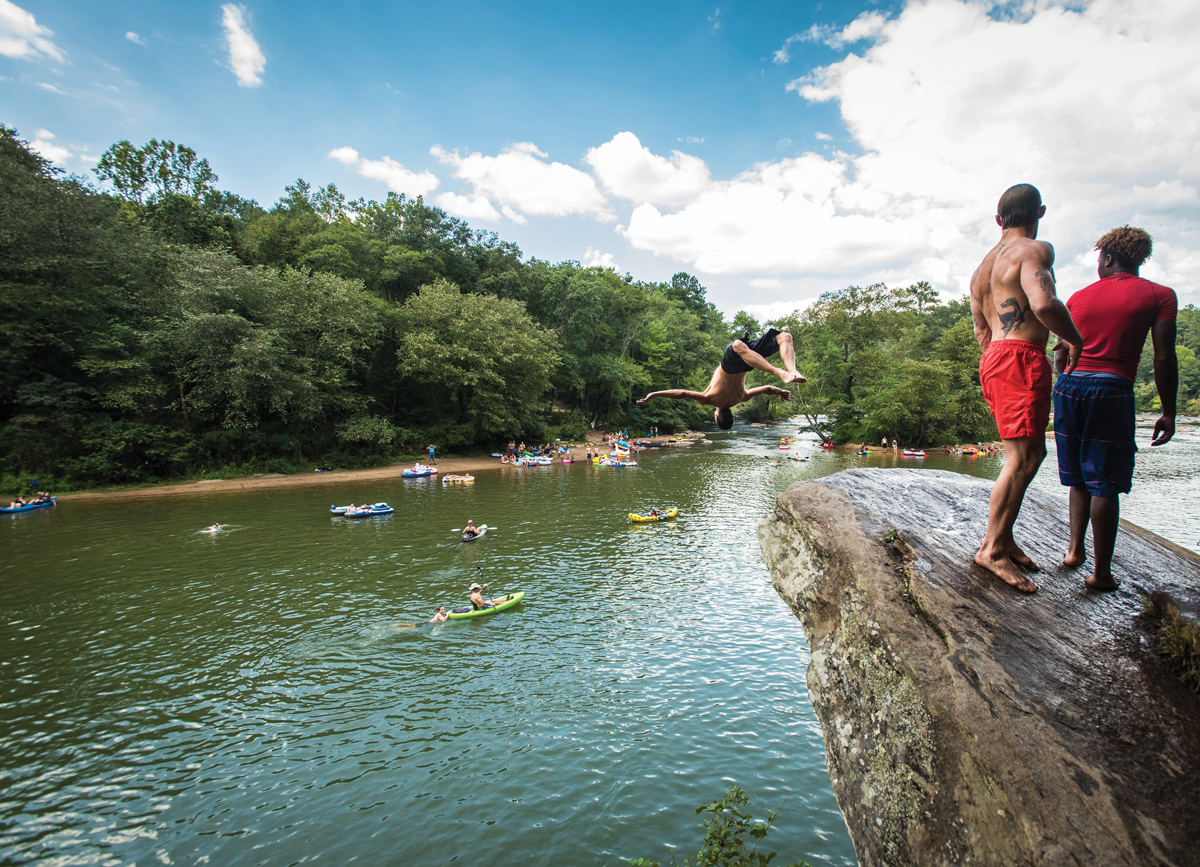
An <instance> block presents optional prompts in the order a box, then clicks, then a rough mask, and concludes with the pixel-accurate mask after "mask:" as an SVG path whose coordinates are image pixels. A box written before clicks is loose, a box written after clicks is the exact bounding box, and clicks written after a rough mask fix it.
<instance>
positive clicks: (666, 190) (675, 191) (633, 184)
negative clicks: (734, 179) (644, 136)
mask: <svg viewBox="0 0 1200 867" xmlns="http://www.w3.org/2000/svg"><path fill="white" fill-rule="evenodd" d="M583 159H584V162H586V163H587V164H588V165H590V166H591V167H592V171H593V172H595V174H596V177H597V178H599V179H600V183H601V184H602V185H603V186H604V188H605V189H607V190H608V191H609V192H610V193H612V194H613V195H614V196H620V197H621V198H623V199H630V200H632V201H634V202H636V203H638V204H641V203H643V202H650V203H652V204H656V205H685V204H688V203H689V202H693V201H695V200H696V198H697V197H698V196H699V195H700V193H701V191H703V190H704V189H705V187H707V186H708V184H709V176H708V166H706V165H705V164H704V161H703V160H701V159H699V158H698V157H694V156H689V155H688V154H685V153H682V152H681V151H672V153H671V157H670V159H667V158H664V157H660V156H656V155H655V154H653V153H651V152H650V149H649V148H647V147H645V146H643V145H642V143H641V141H639V140H638V137H637V136H636V135H634V134H633V133H631V132H621V133H617V134H616V135H615V136H613V137H612V139H611V140H610V141H607V142H605V143H604V144H602V145H600V146H599V147H594V148H591V149H590V150H589V151H588V152H587V154H586V155H585V156H584V158H583Z"/></svg>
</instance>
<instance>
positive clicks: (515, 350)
mask: <svg viewBox="0 0 1200 867" xmlns="http://www.w3.org/2000/svg"><path fill="white" fill-rule="evenodd" d="M403 320H404V327H403V330H402V336H401V338H400V344H399V348H398V350H397V356H398V359H399V372H400V374H401V375H402V376H405V377H408V378H410V379H412V380H414V381H415V382H418V383H420V391H421V392H423V397H424V401H423V404H424V409H425V411H426V412H427V413H428V414H429V421H431V422H433V423H434V424H437V425H441V428H440V429H441V430H442V432H443V434H444V436H445V437H446V438H447V439H448V440H449V442H448V444H449V445H450V446H451V447H461V446H466V445H470V444H471V443H473V442H477V441H483V442H487V441H493V442H494V441H497V440H500V439H504V438H507V437H510V436H519V435H522V434H525V433H526V432H530V431H536V430H539V429H540V422H539V420H538V418H537V417H538V416H539V415H540V412H541V409H542V406H541V399H542V396H543V395H544V394H545V393H546V391H547V389H548V385H549V379H550V373H551V371H552V370H553V369H554V366H555V365H556V364H557V362H558V356H557V352H556V347H557V341H556V339H555V337H554V335H553V334H552V333H550V332H548V331H547V330H545V329H543V328H540V327H539V326H538V325H537V323H536V322H534V321H533V319H532V318H530V316H529V315H528V313H527V312H526V311H525V305H524V304H522V303H521V302H520V301H513V300H511V299H504V298H496V297H495V296H490V295H475V294H469V293H464V292H462V291H461V290H460V289H459V288H458V287H457V286H455V285H454V284H453V283H450V282H448V281H446V280H439V281H438V282H436V283H433V284H431V285H429V286H424V287H422V288H421V291H420V292H418V293H417V294H416V295H413V296H411V297H410V298H409V299H408V300H407V301H406V302H405V303H404V309H403ZM446 423H449V424H446Z"/></svg>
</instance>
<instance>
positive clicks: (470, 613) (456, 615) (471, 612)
mask: <svg viewBox="0 0 1200 867" xmlns="http://www.w3.org/2000/svg"><path fill="white" fill-rule="evenodd" d="M524 598H525V591H524V590H522V591H521V592H520V593H509V594H508V595H507V596H497V597H496V604H495V605H489V606H488V607H487V608H479V609H475V608H472V607H471V606H470V605H467V606H465V607H463V608H455V609H454V610H452V611H451V612H450V614H449V617H450V619H451V620H466V619H467V618H468V617H484V616H486V615H488V614H495V613H496V612H497V611H503V610H504V609H506V608H512V607H513V606H514V605H516V604H517V603H518V602H520V601H521V600H522V599H524Z"/></svg>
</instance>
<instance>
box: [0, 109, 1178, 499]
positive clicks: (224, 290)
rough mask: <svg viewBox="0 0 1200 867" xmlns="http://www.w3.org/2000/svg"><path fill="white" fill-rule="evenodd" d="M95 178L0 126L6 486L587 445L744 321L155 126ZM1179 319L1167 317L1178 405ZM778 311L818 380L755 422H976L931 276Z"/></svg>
mask: <svg viewBox="0 0 1200 867" xmlns="http://www.w3.org/2000/svg"><path fill="white" fill-rule="evenodd" d="M96 174H97V175H98V176H99V178H100V179H101V180H102V181H105V182H107V184H108V185H109V186H110V187H111V190H112V191H113V192H105V191H103V190H101V189H100V187H99V185H98V183H97V181H96V180H95V179H88V178H81V177H75V176H72V177H64V176H63V175H62V174H61V173H59V172H58V171H57V170H56V169H54V168H53V167H51V166H50V165H49V164H48V163H47V162H46V161H45V160H44V159H42V158H41V157H40V156H38V155H37V154H36V153H34V152H32V151H31V150H30V149H29V148H28V147H27V146H26V144H25V143H24V142H22V141H21V140H20V139H19V137H18V135H17V133H16V132H15V131H14V130H11V129H8V128H6V127H0V470H2V472H3V487H4V488H5V489H6V490H9V491H15V490H17V489H18V487H19V486H20V484H21V482H23V481H24V480H26V479H28V478H29V477H30V476H36V477H38V478H39V479H40V480H41V482H42V484H43V486H48V485H50V484H54V485H55V486H56V487H57V488H58V489H67V488H69V487H85V486H95V485H112V484H131V483H137V482H145V481H151V480H155V479H163V478H179V477H188V476H196V475H201V474H204V473H211V472H220V473H222V474H232V473H236V472H263V471H276V472H283V471H292V470H297V469H301V468H311V466H312V465H313V464H314V463H324V462H330V463H333V464H335V465H339V466H358V465H364V464H377V463H382V462H386V461H388V460H391V459H393V458H395V457H397V456H400V455H403V454H406V453H415V452H417V451H419V450H420V449H421V448H422V447H423V446H424V445H426V444H428V443H430V442H432V443H435V444H437V445H438V446H439V448H441V449H443V450H447V451H467V450H470V449H480V448H482V449H489V450H490V448H491V447H494V446H496V445H497V444H499V443H501V442H506V441H507V440H508V439H509V438H513V437H516V438H518V439H525V440H526V441H529V442H537V441H542V440H545V439H548V438H552V437H553V436H556V435H563V436H578V435H581V434H582V432H583V430H584V429H585V427H586V426H587V424H588V423H589V422H591V421H592V420H597V421H601V422H603V421H607V422H609V423H611V424H612V425H613V426H614V427H615V426H629V427H631V428H633V429H637V430H640V429H642V428H644V427H645V426H648V425H649V424H657V425H659V427H660V429H661V430H662V431H664V432H666V431H672V430H678V429H682V428H684V427H687V426H690V425H697V426H703V425H705V424H706V423H707V422H708V421H710V419H711V416H710V415H709V413H708V412H706V411H705V409H704V408H703V407H699V406H698V405H696V404H692V403H689V402H682V401H656V402H653V403H651V404H649V405H647V406H646V407H645V408H641V407H638V406H636V405H635V404H634V403H633V399H634V398H636V397H639V396H641V395H642V394H644V393H645V392H647V391H651V390H656V389H664V388H673V387H687V388H693V389H703V388H704V386H705V385H706V384H707V381H708V378H709V376H710V375H711V371H712V369H713V367H714V365H715V364H716V363H717V361H718V359H719V358H720V353H721V350H722V348H723V347H724V346H725V344H726V343H727V342H728V341H729V340H730V339H731V337H732V336H740V335H741V334H742V333H744V332H746V331H755V330H757V329H758V327H759V323H757V322H754V321H753V320H752V319H751V318H750V317H748V316H747V315H746V314H744V313H741V314H739V315H738V316H737V317H735V319H734V320H733V322H726V321H725V319H724V317H723V316H722V314H721V313H720V312H719V311H718V310H717V309H716V308H715V307H714V306H713V305H712V304H711V303H709V302H708V301H707V299H706V297H705V290H704V288H703V287H702V286H701V285H700V283H699V281H697V280H696V278H694V277H692V276H690V275H688V274H682V273H681V274H676V275H675V276H674V277H673V278H672V279H671V281H670V282H667V283H654V282H642V281H638V280H635V279H634V278H633V277H632V276H630V275H625V276H621V275H618V274H616V273H614V272H613V271H611V270H602V269H599V268H583V267H581V266H580V265H579V264H578V263H577V262H562V263H557V264H551V263H549V262H544V261H540V260H537V259H524V258H522V256H521V252H520V250H518V249H517V248H516V247H515V246H514V245H512V244H510V243H506V242H504V241H502V240H500V239H499V238H498V237H497V236H496V234H494V233H489V232H482V231H475V230H472V229H471V228H470V227H469V226H468V225H467V224H466V223H464V222H462V221H460V220H457V219H454V218H452V217H449V216H447V215H446V214H445V213H444V212H443V211H441V210H439V209H438V208H434V207H429V206H427V205H426V204H425V203H424V202H423V201H422V200H420V199H417V200H412V199H407V198H405V197H404V196H402V195H395V194H389V195H388V197H387V198H386V199H385V200H384V201H382V202H376V201H366V200H362V199H359V200H357V201H347V200H346V199H345V198H344V197H343V196H342V195H341V193H339V191H338V190H337V189H336V187H334V186H333V185H329V186H327V187H324V188H317V189H314V188H313V187H311V186H310V185H308V184H307V183H305V182H304V181H297V182H296V184H295V185H293V186H289V187H287V188H286V189H285V190H284V191H283V196H282V197H281V198H280V199H279V201H278V202H276V203H275V204H274V205H272V206H271V207H270V208H269V209H264V208H263V207H261V206H259V205H258V204H257V203H255V202H252V201H248V200H246V199H243V198H241V197H239V196H237V195H236V194H234V193H230V192H225V191H222V190H220V188H219V187H218V186H217V182H218V178H217V176H216V174H215V173H214V172H213V171H212V169H211V168H210V166H209V165H208V164H207V162H206V161H205V160H203V159H201V158H199V157H198V155H196V154H195V153H194V152H192V151H191V150H190V149H188V148H186V147H183V146H179V145H176V144H174V143H172V142H158V141H151V142H149V143H148V144H147V145H145V146H143V147H136V146H134V145H132V144H130V143H129V142H121V143H118V144H117V145H114V146H113V147H112V148H110V149H109V150H108V151H106V152H105V154H104V156H103V157H102V159H101V161H100V163H99V165H98V167H97V170H96ZM1194 313H1195V311H1185V312H1184V314H1183V317H1184V318H1183V319H1181V323H1180V343H1181V344H1182V345H1183V347H1184V348H1181V350H1180V353H1181V355H1180V357H1181V362H1182V363H1183V369H1182V370H1181V373H1182V374H1183V375H1182V379H1183V384H1182V385H1181V391H1183V392H1185V393H1186V394H1187V395H1189V396H1190V397H1192V398H1195V397H1196V394H1197V389H1198V388H1200V370H1198V369H1197V363H1196V360H1195V354H1196V353H1197V352H1200V322H1197V320H1196V317H1195V315H1194ZM1189 317H1190V318H1189ZM775 324H776V325H778V326H779V327H781V328H786V329H791V330H792V331H793V333H794V334H795V335H796V338H797V340H796V342H797V346H798V349H799V360H798V361H799V365H800V370H801V371H803V372H804V373H806V374H807V375H808V376H809V378H810V384H809V385H808V386H805V387H800V388H797V389H796V392H797V397H798V398H799V400H798V401H797V402H796V403H794V404H792V405H790V406H789V405H786V404H785V405H779V404H778V403H776V404H773V405H767V404H766V403H765V401H764V402H759V403H757V404H753V405H748V406H746V407H744V408H743V409H744V410H745V412H744V415H746V416H748V417H751V418H765V417H766V416H767V415H768V414H769V413H771V412H775V413H778V412H780V411H783V412H793V411H796V408H799V409H800V410H803V411H804V412H805V413H806V414H807V415H808V416H809V417H811V418H812V420H813V421H814V422H815V423H819V424H821V426H822V429H823V430H825V431H826V432H828V433H830V434H832V435H833V436H834V437H835V438H836V439H838V440H840V441H847V440H850V439H858V438H868V439H872V438H877V437H878V436H880V435H883V434H887V435H888V436H894V435H899V436H901V437H902V439H903V440H904V441H905V442H908V441H912V442H914V443H916V442H941V441H946V440H971V439H978V438H980V437H983V436H986V435H988V434H989V431H991V430H992V428H991V419H990V417H989V416H988V413H987V409H986V406H984V404H983V403H982V398H981V397H980V395H979V387H978V382H977V378H978V377H977V374H976V372H975V368H976V364H977V361H978V347H977V346H976V344H975V341H974V337H973V335H972V331H971V322H970V311H969V308H968V306H967V305H966V304H965V302H953V303H951V304H949V305H945V304H940V303H938V302H937V298H936V294H935V293H933V292H932V291H931V290H930V289H929V288H928V287H927V286H925V285H924V284H919V285H917V286H913V287H908V288H906V289H889V288H887V287H884V286H871V287H868V288H866V289H860V288H857V287H850V288H848V289H845V290H842V291H839V292H835V293H830V294H827V295H825V296H823V297H822V298H821V300H820V301H819V302H817V303H816V304H814V305H812V306H811V307H809V308H807V309H806V310H805V311H804V312H803V313H799V314H796V315H795V316H793V317H791V318H789V319H787V320H786V321H783V322H779V323H775ZM1185 352H1186V353H1191V354H1190V355H1189V356H1187V357H1186V358H1185V356H1184V353H1185ZM1189 365H1190V367H1189ZM1146 368H1147V365H1146V364H1143V371H1142V373H1143V375H1144V376H1147V377H1148V372H1147V370H1146ZM763 381H765V380H763ZM1143 390H1144V389H1143ZM1152 392H1153V390H1152V389H1151V390H1150V392H1147V393H1146V394H1145V396H1144V397H1145V402H1147V403H1149V402H1150V401H1151V400H1152V399H1153V393H1152ZM818 416H820V420H819V421H818Z"/></svg>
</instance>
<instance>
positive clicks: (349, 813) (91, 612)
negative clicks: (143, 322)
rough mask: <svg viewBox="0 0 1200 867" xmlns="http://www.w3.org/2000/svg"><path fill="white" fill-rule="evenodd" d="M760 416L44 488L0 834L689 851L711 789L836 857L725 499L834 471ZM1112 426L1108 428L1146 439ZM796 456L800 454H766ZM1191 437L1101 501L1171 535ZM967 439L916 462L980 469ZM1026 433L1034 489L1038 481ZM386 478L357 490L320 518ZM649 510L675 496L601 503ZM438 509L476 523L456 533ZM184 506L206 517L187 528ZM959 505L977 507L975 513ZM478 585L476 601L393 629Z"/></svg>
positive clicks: (406, 860) (221, 845)
mask: <svg viewBox="0 0 1200 867" xmlns="http://www.w3.org/2000/svg"><path fill="white" fill-rule="evenodd" d="M780 430H782V429H777V430H771V431H764V430H737V431H735V432H734V433H732V434H718V435H714V442H713V443H712V444H707V445H696V446H691V447H688V448H674V449H661V450H655V451H651V452H647V453H645V454H644V455H643V458H642V461H641V466H640V467H638V468H629V469H608V468H597V467H593V466H591V465H590V464H585V463H583V462H576V463H575V464H573V465H571V466H554V467H549V468H532V469H517V468H505V469H503V470H501V471H496V472H488V473H480V474H479V475H478V480H477V481H476V483H475V484H474V485H473V486H467V487H462V486H442V485H441V484H439V483H436V482H432V481H430V480H427V479H418V480H406V481H397V482H391V483H371V484H370V485H366V484H353V483H351V484H344V485H329V486H327V487H320V488H292V489H287V488H283V489H274V490H266V491H256V492H243V493H230V494H200V495H195V496H187V497H178V496H177V497H163V498H144V499H122V500H113V501H74V502H72V501H65V502H64V503H63V504H62V505H60V506H58V507H56V508H54V509H51V510H46V511H44V512H38V513H31V514H26V515H21V516H15V517H5V518H4V519H2V520H0V550H2V551H3V561H2V563H0V570H2V574H3V581H4V584H3V586H4V594H3V597H2V599H0V686H2V688H3V695H2V697H0V791H2V792H3V794H2V795H0V862H3V863H12V864H21V863H31V862H37V863H39V864H61V865H68V864H113V865H117V864H134V863H139V864H151V863H162V864H197V863H207V864H214V865H217V864H219V865H243V864H245V865H251V864H270V865H275V864H279V865H285V864H298V863H301V862H303V863H309V864H329V865H334V864H337V865H340V864H345V863H349V862H351V861H353V860H358V861H360V862H362V863H367V864H383V863H403V864H443V863H455V864H463V865H497V864H534V863H536V864H563V865H591V864H613V863H618V862H619V861H620V860H621V859H628V858H634V857H639V856H642V857H654V858H658V859H661V860H667V861H669V859H670V853H671V852H672V851H675V852H677V853H678V856H679V858H680V859H682V858H683V857H686V856H690V855H694V854H695V851H696V849H697V848H698V847H699V842H700V838H701V831H700V830H699V828H698V827H697V824H698V821H699V819H698V817H697V816H696V815H695V808H696V807H697V806H699V805H700V804H701V803H704V802H706V801H709V800H713V799H715V798H718V797H720V796H721V794H722V792H723V791H724V789H725V787H726V786H727V785H729V784H731V783H736V784H738V785H740V786H741V787H742V788H744V789H746V790H747V791H748V792H750V793H752V794H753V795H755V796H756V801H755V804H754V807H753V809H754V811H755V813H756V814H757V815H762V814H763V813H764V812H765V810H766V809H768V808H775V807H778V806H780V804H783V803H784V802H785V801H786V804H784V807H783V810H782V811H781V813H780V815H779V818H778V820H777V823H776V826H775V828H774V829H773V830H772V832H771V834H770V837H769V838H768V842H769V844H770V848H771V849H778V850H779V851H780V856H779V859H780V861H781V863H782V862H786V861H791V860H797V859H800V858H805V859H807V860H808V861H810V862H811V863H813V864H814V865H816V864H837V865H848V864H854V863H855V860H854V853H853V848H852V847H851V845H850V841H849V839H848V836H847V833H846V829H845V825H844V823H843V822H842V819H841V815H840V813H839V811H838V809H837V805H836V803H835V801H834V798H833V795H832V791H831V789H830V784H829V779H828V775H827V773H826V770H825V763H824V749H823V741H822V734H821V730H820V726H819V725H818V723H817V721H816V718H815V715H814V714H813V711H812V708H811V706H810V705H809V702H808V697H807V692H806V688H805V681H804V670H805V667H806V665H807V664H808V651H807V647H806V645H805V641H804V634H803V631H802V629H801V628H800V625H799V623H798V622H797V621H796V620H795V618H794V617H793V616H792V614H791V613H790V612H789V611H788V609H787V607H786V606H785V605H784V604H783V602H782V601H781V600H780V599H779V598H778V596H777V595H776V594H775V592H774V590H773V589H772V588H771V585H770V579H769V576H768V574H767V572H766V569H765V568H764V567H763V565H762V563H761V561H760V559H759V555H758V547H757V543H756V540H755V527H756V525H757V523H758V521H759V520H760V518H761V517H762V515H763V514H764V513H765V512H766V510H767V509H769V508H770V507H771V503H772V500H773V497H774V496H775V494H776V493H778V492H779V491H781V490H783V488H785V487H786V486H787V485H788V484H790V483H791V482H793V481H796V480H798V479H802V478H814V477H818V476H822V475H826V474H828V473H831V472H835V471H836V470H838V469H841V468H843V467H846V466H858V465H862V464H864V463H866V464H867V465H876V466H879V465H883V466H888V465H893V464H900V465H911V464H912V463H913V461H912V460H908V461H906V460H905V459H903V458H896V457H893V456H891V455H890V454H889V455H886V456H879V455H872V456H871V457H868V458H857V457H854V456H851V455H845V454H825V453H822V451H821V450H820V449H819V448H813V443H812V442H811V441H809V442H800V443H797V444H796V445H794V446H793V450H794V451H790V452H787V453H784V452H780V451H778V449H777V445H778V436H779V433H780ZM1145 438H1146V437H1145V435H1144V432H1142V433H1141V434H1140V440H1141V441H1144V440H1145ZM785 454H799V455H801V456H802V457H804V458H806V459H805V460H790V459H782V460H777V459H780V458H782V457H783V455H785ZM1198 458H1200V433H1198V432H1197V430H1196V427H1195V425H1192V426H1191V427H1187V426H1185V425H1183V424H1181V429H1180V433H1179V434H1178V435H1177V437H1176V439H1175V441H1174V442H1173V443H1172V444H1171V445H1170V446H1168V447H1167V448H1165V449H1155V450H1153V452H1152V451H1151V450H1150V449H1149V448H1144V449H1143V451H1142V453H1141V455H1139V464H1138V477H1137V480H1136V481H1135V489H1134V493H1133V494H1132V495H1131V496H1130V497H1129V498H1127V501H1126V504H1125V513H1124V516H1125V517H1127V518H1129V519H1130V520H1133V521H1135V522H1137V523H1141V524H1143V525H1144V526H1147V527H1149V528H1151V529H1154V530H1156V531H1157V532H1160V533H1162V534H1164V535H1166V536H1167V537H1168V538H1171V539H1172V540H1173V541H1175V542H1178V543H1180V544H1183V545H1186V546H1188V547H1191V548H1192V549H1193V550H1196V549H1197V543H1198V540H1200V507H1198V506H1197V504H1198V503H1200V490H1198V489H1197V484H1198V483H1197V480H1196V478H1195V477H1194V475H1193V473H1194V468H1195V467H1196V465H1197V459H1198ZM1001 460H1002V459H1001V458H998V457H977V458H965V457H949V456H934V455H931V456H930V457H927V458H925V459H924V465H925V466H930V467H939V468H952V469H956V470H959V471H964V472H969V473H972V474H974V475H979V476H983V477H988V478H993V477H994V476H995V474H996V473H997V472H998V471H999V468H1000V466H1001ZM1052 470H1053V454H1052V455H1051V457H1050V459H1049V460H1048V461H1047V469H1043V471H1042V473H1041V474H1039V477H1038V479H1037V481H1036V482H1035V484H1036V485H1038V486H1041V487H1046V488H1047V489H1054V490H1056V491H1057V490H1060V489H1058V486H1057V479H1056V478H1055V477H1054V476H1053V472H1052ZM349 500H354V501H356V502H359V501H375V500H386V501H388V502H390V503H391V504H392V505H394V506H396V507H397V511H396V513H395V515H393V516H390V517H388V518H371V519H366V520H363V521H352V520H347V519H343V518H335V517H331V516H330V515H329V514H328V507H329V504H330V503H331V502H338V503H345V502H347V501H349ZM651 505H659V506H672V505H673V506H678V507H679V508H680V510H681V511H680V516H679V518H678V519H677V520H675V521H674V522H667V523H663V524H654V525H641V526H631V525H630V524H629V522H628V520H627V517H626V513H627V512H629V511H631V510H642V509H645V508H648V507H649V506H651ZM468 518H472V519H474V521H475V522H476V523H477V524H479V523H484V522H486V523H488V524H491V525H494V526H497V527H498V529H497V530H496V531H494V532H490V533H489V534H488V535H487V536H486V537H484V538H483V539H480V540H478V541H477V542H473V543H471V544H468V545H464V544H462V543H460V542H459V541H458V535H457V533H455V532H454V530H455V528H459V527H462V526H463V524H464V523H465V522H466V520H467V519H468ZM214 521H220V522H221V523H222V524H226V525H228V526H229V527H230V528H231V531H230V532H228V533H224V534H220V535H218V536H215V537H213V536H208V535H204V534H201V533H199V532H198V530H199V529H200V528H202V527H204V526H206V525H208V524H210V523H212V522H214ZM981 532H982V530H981ZM479 574H483V575H484V576H485V577H486V580H487V581H488V583H489V584H490V588H489V594H491V593H503V592H506V591H508V590H514V589H520V590H524V591H526V593H527V596H526V601H525V603H524V604H522V605H521V606H519V607H517V608H516V609H513V610H512V611H508V612H504V613H501V614H499V615H496V616H495V617H492V618H485V619H481V620H476V621H469V622H452V623H448V624H439V625H435V626H432V627H430V626H428V625H423V626H421V627H420V628H417V629H411V628H404V627H406V626H411V625H412V624H414V623H416V622H418V621H424V620H425V619H426V618H428V617H429V615H430V614H431V613H432V611H433V609H434V607H435V606H436V604H437V603H439V602H442V603H447V604H451V603H460V602H461V601H463V600H464V599H465V596H466V590H467V585H468V584H469V583H470V582H471V581H472V580H474V579H475V577H476V576H478V575H479Z"/></svg>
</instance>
